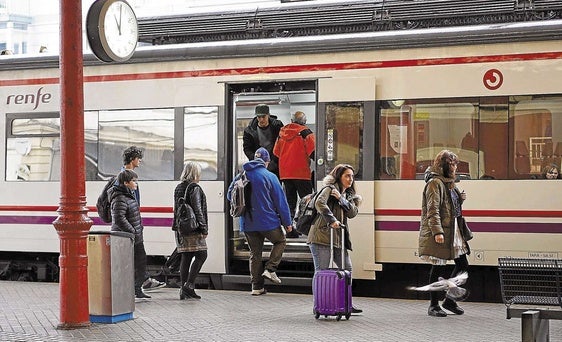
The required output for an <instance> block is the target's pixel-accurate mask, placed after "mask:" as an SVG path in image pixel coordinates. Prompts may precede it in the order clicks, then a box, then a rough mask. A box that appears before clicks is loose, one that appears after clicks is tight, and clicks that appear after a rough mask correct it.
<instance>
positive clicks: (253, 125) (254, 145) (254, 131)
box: [242, 115, 283, 174]
mask: <svg viewBox="0 0 562 342" xmlns="http://www.w3.org/2000/svg"><path fill="white" fill-rule="evenodd" d="M267 127H268V128H269V129H271V139H272V141H271V147H266V149H267V152H269V154H270V155H271V162H270V163H269V166H268V167H267V169H268V170H269V171H271V172H273V173H275V174H278V173H279V165H278V163H279V158H277V157H276V156H275V155H274V154H273V146H274V145H275V141H276V140H277V137H278V136H279V131H280V130H281V128H282V127H283V122H281V120H277V116H275V115H270V116H269V126H267ZM258 129H261V128H259V127H258V119H257V118H256V117H254V118H253V119H252V121H250V124H249V125H248V126H247V127H246V128H244V134H243V136H242V146H243V148H244V154H245V155H246V157H247V158H248V160H253V159H254V153H256V151H257V150H258V148H260V147H262V146H261V145H260V138H259V137H258ZM263 147H265V146H263Z"/></svg>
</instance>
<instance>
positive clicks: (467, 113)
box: [379, 99, 484, 179]
mask: <svg viewBox="0 0 562 342" xmlns="http://www.w3.org/2000/svg"><path fill="white" fill-rule="evenodd" d="M385 102H386V101H385ZM478 115H479V111H478V101H477V100H471V99H462V100H459V99H456V100H452V101H451V100H446V101H437V100H432V101H427V100H409V101H405V102H404V101H400V102H397V101H388V102H387V103H385V105H383V106H381V115H380V134H379V139H380V141H379V146H380V155H381V168H380V177H381V179H385V178H386V179H423V177H424V173H425V171H426V169H427V167H428V166H429V165H431V164H432V162H433V158H434V157H435V156H436V155H437V153H439V151H441V150H443V149H449V150H451V151H453V152H455V153H456V154H457V155H458V156H459V159H460V163H459V168H458V173H459V175H460V177H463V178H468V179H470V178H477V177H479V175H481V174H483V173H484V161H483V153H480V152H479V145H478Z"/></svg>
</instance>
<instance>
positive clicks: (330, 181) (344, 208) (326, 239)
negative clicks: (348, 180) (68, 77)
mask: <svg viewBox="0 0 562 342" xmlns="http://www.w3.org/2000/svg"><path fill="white" fill-rule="evenodd" d="M323 184H324V186H325V188H323V189H322V190H321V192H320V193H319V194H318V198H317V199H316V203H315V206H316V210H318V213H319V214H320V215H318V216H317V217H316V219H315V220H314V222H313V223H312V226H311V227H310V232H309V233H308V239H307V243H316V244H319V245H326V246H329V245H330V228H329V227H328V226H329V225H331V224H332V223H334V222H336V221H340V222H341V223H342V224H344V225H346V228H344V229H345V247H346V248H347V249H349V250H352V244H351V239H350V235H349V229H348V227H347V219H348V218H354V217H355V216H357V214H358V213H359V209H358V206H359V205H360V204H361V200H362V198H361V196H359V195H356V194H353V193H351V192H350V191H345V192H342V189H341V188H340V187H339V185H338V184H337V183H336V179H335V178H334V177H333V176H332V175H327V176H326V177H324V179H323ZM334 188H336V189H338V191H339V192H340V193H341V194H342V196H341V198H340V200H339V201H338V200H336V198H335V197H334V196H331V193H332V189H334ZM337 232H339V231H337ZM337 232H334V247H336V248H341V241H340V240H341V233H340V234H338V233H337Z"/></svg>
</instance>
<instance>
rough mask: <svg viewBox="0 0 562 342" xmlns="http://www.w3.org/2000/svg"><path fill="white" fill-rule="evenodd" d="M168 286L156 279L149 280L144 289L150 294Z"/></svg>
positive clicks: (143, 286)
mask: <svg viewBox="0 0 562 342" xmlns="http://www.w3.org/2000/svg"><path fill="white" fill-rule="evenodd" d="M165 286H166V283H165V282H163V281H158V280H156V279H154V278H148V279H147V280H146V281H145V282H144V283H143V284H142V289H143V291H146V292H150V291H154V290H157V289H161V288H163V287H165Z"/></svg>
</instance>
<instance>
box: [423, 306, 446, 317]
mask: <svg viewBox="0 0 562 342" xmlns="http://www.w3.org/2000/svg"><path fill="white" fill-rule="evenodd" d="M427 314H428V315H430V316H433V317H447V313H446V312H445V311H443V310H442V309H441V307H440V306H439V305H430V306H429V309H427Z"/></svg>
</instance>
